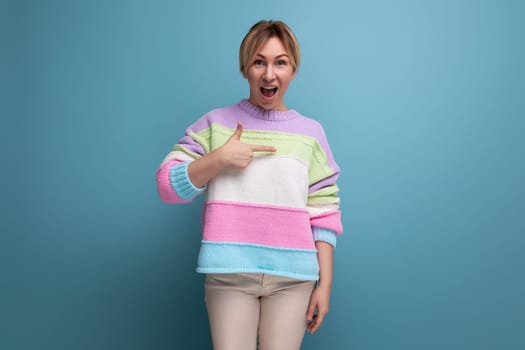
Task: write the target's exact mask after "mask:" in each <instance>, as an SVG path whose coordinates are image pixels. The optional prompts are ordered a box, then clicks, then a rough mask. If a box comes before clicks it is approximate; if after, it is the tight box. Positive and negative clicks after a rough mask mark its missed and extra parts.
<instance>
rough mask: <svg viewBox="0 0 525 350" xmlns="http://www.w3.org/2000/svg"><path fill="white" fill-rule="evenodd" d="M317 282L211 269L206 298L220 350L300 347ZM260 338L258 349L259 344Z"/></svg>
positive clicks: (291, 348) (206, 286) (207, 281)
mask: <svg viewBox="0 0 525 350" xmlns="http://www.w3.org/2000/svg"><path fill="white" fill-rule="evenodd" d="M314 285H315V281H300V280H296V279H291V278H285V277H278V276H273V275H267V274H252V273H236V274H208V275H206V282H205V301H206V308H207V310H208V318H209V320H210V328H211V336H212V340H213V348H214V349H215V350H255V349H260V350H298V349H300V347H301V343H302V341H303V337H304V333H305V330H306V324H307V320H306V312H307V310H308V303H309V301H310V296H311V294H312V290H313V288H314ZM257 339H258V346H259V347H258V348H257Z"/></svg>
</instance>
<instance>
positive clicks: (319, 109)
mask: <svg viewBox="0 0 525 350" xmlns="http://www.w3.org/2000/svg"><path fill="white" fill-rule="evenodd" d="M0 13H1V21H0V23H1V24H0V26H1V33H2V34H1V39H2V55H1V56H2V58H1V59H2V66H1V68H0V69H1V70H0V74H1V75H2V78H1V79H0V80H1V81H2V82H1V85H0V86H1V92H2V107H1V108H2V110H1V114H2V119H1V131H0V136H1V140H2V141H1V142H2V145H1V152H2V153H1V155H2V158H3V162H2V171H1V175H0V176H1V179H0V180H1V183H2V187H1V188H2V194H1V197H2V201H1V204H2V208H1V215H2V217H1V225H2V226H1V227H0V228H1V236H0V237H1V242H0V296H1V298H0V348H1V349H6V350H7V349H55V350H56V349H103V350H104V349H210V348H211V345H210V337H209V334H208V332H209V330H208V324H207V317H206V310H205V307H204V303H203V288H202V283H203V278H202V276H201V275H198V274H196V273H195V272H194V270H195V265H196V258H197V252H198V247H199V239H200V237H199V234H200V233H199V221H200V207H201V205H202V199H199V200H197V201H196V202H194V203H192V204H190V205H185V206H182V205H181V206H174V205H167V204H164V203H162V202H161V201H160V199H158V196H157V192H156V185H155V172H156V170H157V167H158V165H159V164H160V161H161V160H162V158H163V157H164V155H165V154H166V153H167V152H168V151H169V150H170V149H171V147H172V145H173V144H174V143H175V142H176V141H177V140H178V139H179V138H180V137H181V136H182V132H183V130H184V129H185V128H186V126H187V125H189V124H190V123H191V122H193V121H194V120H195V119H196V118H198V117H200V116H201V115H202V114H204V113H205V112H207V111H208V110H210V109H212V108H216V107H219V106H224V105H228V104H231V103H235V102H237V101H238V100H240V99H241V98H245V97H247V96H248V85H247V82H246V81H245V80H244V79H243V78H242V77H241V75H240V73H239V72H238V66H237V54H238V46H239V44H240V41H241V40H242V37H243V36H244V34H245V33H246V31H247V30H248V29H249V27H250V26H251V25H252V24H253V23H255V22H256V21H258V20H259V19H270V18H271V19H282V20H284V21H286V22H287V23H288V24H289V25H290V26H291V27H292V29H293V30H294V31H295V33H296V34H297V36H298V38H299V41H300V43H301V47H302V53H303V65H302V67H301V68H300V71H299V75H298V77H297V78H296V80H295V81H294V82H293V83H292V85H291V86H290V90H289V92H288V95H287V105H288V106H289V107H291V108H294V109H297V110H298V111H300V112H301V113H303V114H304V115H307V116H310V117H313V118H315V119H317V120H319V121H320V122H321V123H322V124H323V125H324V126H325V129H326V132H327V134H328V137H329V140H330V144H331V146H332V149H333V151H334V154H335V156H336V158H337V161H338V163H339V164H340V166H341V168H342V176H341V180H340V183H339V185H340V187H341V197H342V211H343V215H344V226H345V233H344V235H343V236H342V237H341V238H340V239H339V242H338V248H337V250H336V257H335V263H336V265H335V284H334V289H333V294H332V305H331V312H330V313H329V315H328V318H327V319H326V322H325V324H324V327H323V328H322V329H321V330H320V331H319V333H318V334H316V335H314V336H310V335H307V336H306V337H305V341H304V346H303V349H359V350H360V349H389V350H394V349H523V348H525V335H524V334H525V332H524V330H525V301H524V295H525V273H524V267H525V257H524V254H523V250H524V248H525V235H524V233H525V224H524V219H523V216H524V214H525V202H524V196H525V187H524V185H523V179H524V177H525V167H524V161H523V156H524V151H525V150H524V142H523V133H524V131H525V130H524V127H525V122H524V117H525V115H524V111H525V102H524V101H525V96H524V95H525V93H524V91H525V74H524V64H523V62H525V44H524V42H525V40H524V37H525V25H524V24H523V23H524V22H523V14H524V13H525V5H524V3H523V2H521V1H518V0H516V1H511V0H501V1H482V0H479V1H474V0H472V1H468V0H458V1H450V0H445V1H415V0H414V1H410V0H401V1H395V2H394V1H384V0H375V1H322V2H321V1H312V2H309V1H272V0H268V1H263V2H252V1H242V0H232V1H202V0H201V1H199V0H196V1H186V2H181V1H148V2H146V1H143V2H139V1H93V2H88V1H83V2H82V1H9V2H2V5H1V7H0Z"/></svg>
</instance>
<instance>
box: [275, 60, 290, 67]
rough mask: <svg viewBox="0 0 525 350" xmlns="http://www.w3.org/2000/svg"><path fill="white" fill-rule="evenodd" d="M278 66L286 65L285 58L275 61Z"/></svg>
mask: <svg viewBox="0 0 525 350" xmlns="http://www.w3.org/2000/svg"><path fill="white" fill-rule="evenodd" d="M276 63H277V65H278V66H286V64H287V62H286V61H285V60H279V61H277V62H276Z"/></svg>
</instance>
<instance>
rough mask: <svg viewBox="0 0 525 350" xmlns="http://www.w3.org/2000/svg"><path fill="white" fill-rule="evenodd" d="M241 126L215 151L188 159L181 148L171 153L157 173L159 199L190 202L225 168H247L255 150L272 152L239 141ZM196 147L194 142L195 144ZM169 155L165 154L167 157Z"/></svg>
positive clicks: (265, 147) (270, 149)
mask: <svg viewBox="0 0 525 350" xmlns="http://www.w3.org/2000/svg"><path fill="white" fill-rule="evenodd" d="M242 132H243V126H242V124H241V123H238V124H237V130H235V132H234V133H233V135H232V136H231V137H230V138H229V139H228V141H226V143H225V144H224V145H222V146H221V147H219V148H217V149H216V150H214V151H212V152H210V153H205V152H204V150H202V151H201V154H198V157H195V158H191V157H189V156H188V155H186V154H184V153H183V152H180V151H174V152H171V153H170V154H172V156H171V157H170V159H165V161H164V162H163V164H162V165H161V168H160V169H159V170H158V172H157V185H158V189H159V195H160V197H161V199H162V200H164V201H165V202H168V203H185V202H190V201H191V200H192V199H193V198H194V197H195V196H196V195H197V194H199V193H200V192H202V191H203V190H204V188H205V186H206V184H207V183H208V182H209V181H210V180H212V179H213V178H214V177H216V176H217V175H218V174H219V173H220V172H221V171H222V170H223V169H225V168H230V167H231V168H239V169H244V168H246V167H247V166H248V165H249V164H250V162H251V161H252V159H253V153H254V152H275V151H276V150H275V148H274V147H269V146H260V145H250V144H247V143H244V142H242V141H241V135H242ZM194 147H195V145H194ZM167 158H168V157H167Z"/></svg>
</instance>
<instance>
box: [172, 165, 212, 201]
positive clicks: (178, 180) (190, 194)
mask: <svg viewBox="0 0 525 350" xmlns="http://www.w3.org/2000/svg"><path fill="white" fill-rule="evenodd" d="M189 164H190V162H183V163H179V164H176V165H174V166H172V167H171V169H170V183H171V187H172V188H173V191H175V193H177V195H178V196H179V197H180V198H181V199H183V200H185V201H189V200H191V199H193V198H194V197H195V196H197V195H198V194H199V193H201V192H202V191H204V190H205V189H206V186H204V187H202V188H197V187H195V186H194V185H193V183H192V182H191V180H190V177H189V176H188V165H189Z"/></svg>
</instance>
